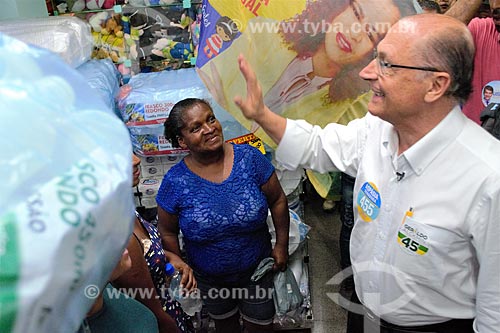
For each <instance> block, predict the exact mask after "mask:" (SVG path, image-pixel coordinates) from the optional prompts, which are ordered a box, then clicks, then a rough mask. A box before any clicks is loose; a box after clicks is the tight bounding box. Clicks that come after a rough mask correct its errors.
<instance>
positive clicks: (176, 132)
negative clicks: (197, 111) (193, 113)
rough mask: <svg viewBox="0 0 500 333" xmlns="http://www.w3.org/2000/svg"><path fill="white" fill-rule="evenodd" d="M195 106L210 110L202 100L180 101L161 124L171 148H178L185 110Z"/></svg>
mask: <svg viewBox="0 0 500 333" xmlns="http://www.w3.org/2000/svg"><path fill="white" fill-rule="evenodd" d="M196 105H205V106H206V107H207V108H209V109H210V110H212V107H211V106H210V103H208V102H207V101H206V100H204V99H200V98H186V99H183V100H182V101H179V102H177V103H175V105H174V107H173V108H172V110H170V114H169V115H168V118H167V120H165V123H163V126H164V132H163V133H164V134H165V138H166V139H167V140H169V141H170V142H171V143H172V147H174V148H179V147H180V146H179V141H178V138H180V137H181V136H182V135H181V130H182V129H183V128H184V125H185V124H184V117H183V116H184V113H185V110H189V109H191V108H193V107H194V106H196Z"/></svg>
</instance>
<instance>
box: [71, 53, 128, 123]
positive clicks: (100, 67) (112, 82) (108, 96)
mask: <svg viewBox="0 0 500 333" xmlns="http://www.w3.org/2000/svg"><path fill="white" fill-rule="evenodd" d="M76 70H77V71H78V72H79V73H80V74H81V75H82V76H83V77H84V78H85V81H87V83H88V84H89V86H91V87H92V88H94V89H95V90H96V92H97V93H98V95H99V96H100V97H101V99H102V100H103V101H104V103H105V104H106V105H107V106H108V107H109V109H110V110H113V112H115V98H116V95H117V94H118V91H119V89H120V84H119V81H120V72H118V70H117V69H116V66H115V65H114V64H113V62H112V61H111V59H102V60H97V59H91V60H89V61H86V62H84V63H83V64H82V65H80V66H78V67H77V68H76ZM115 114H116V115H117V116H119V114H118V112H115Z"/></svg>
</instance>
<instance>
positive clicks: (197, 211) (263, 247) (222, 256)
mask: <svg viewBox="0 0 500 333" xmlns="http://www.w3.org/2000/svg"><path fill="white" fill-rule="evenodd" d="M233 147H234V162H233V169H232V171H231V174H230V175H229V177H228V178H227V179H226V180H224V181H223V182H222V183H213V182H210V181H208V180H206V179H203V178H201V177H199V176H198V175H196V174H194V173H193V172H191V171H190V170H189V168H188V167H187V166H186V164H185V162H184V160H182V161H181V162H179V163H178V164H176V165H175V166H173V167H172V168H171V169H170V170H169V171H168V173H167V174H166V175H165V176H164V178H163V181H162V184H161V186H160V189H159V191H158V195H157V198H156V200H157V202H158V205H159V206H160V207H161V208H163V209H164V210H165V211H167V212H169V213H171V214H175V215H177V216H178V218H179V227H180V229H181V231H182V234H183V237H184V245H185V251H186V256H187V259H188V262H189V264H190V266H191V268H193V270H194V271H195V273H196V274H200V275H202V276H203V277H205V278H207V279H210V280H213V281H217V282H236V281H241V279H242V278H244V277H246V276H248V275H249V274H250V275H251V272H253V270H254V269H255V268H256V267H257V265H258V263H259V262H260V260H262V259H263V258H265V257H268V256H269V255H270V253H271V236H270V234H269V229H268V226H267V223H266V218H267V211H268V205H267V200H266V197H265V196H264V193H263V192H262V191H261V189H260V188H261V186H262V185H263V184H265V183H266V182H267V181H268V180H269V178H270V177H271V175H272V173H273V171H274V167H273V165H272V164H271V163H270V162H269V161H268V160H267V159H266V157H265V156H264V155H262V154H261V153H260V152H259V151H258V150H257V149H256V148H254V147H252V146H249V145H233Z"/></svg>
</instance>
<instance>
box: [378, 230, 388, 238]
mask: <svg viewBox="0 0 500 333" xmlns="http://www.w3.org/2000/svg"><path fill="white" fill-rule="evenodd" d="M378 238H380V239H381V240H386V238H387V237H385V234H384V233H383V232H382V231H381V232H379V233H378Z"/></svg>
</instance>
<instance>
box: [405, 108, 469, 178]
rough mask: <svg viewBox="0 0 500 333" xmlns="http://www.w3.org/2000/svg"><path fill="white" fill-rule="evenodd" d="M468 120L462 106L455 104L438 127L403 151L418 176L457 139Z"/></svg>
mask: <svg viewBox="0 0 500 333" xmlns="http://www.w3.org/2000/svg"><path fill="white" fill-rule="evenodd" d="M466 120H467V118H466V117H465V116H464V115H463V113H462V111H461V110H460V107H459V106H455V107H454V108H453V110H451V112H450V113H448V115H447V116H446V117H445V118H444V119H443V120H441V122H440V123H439V124H438V125H437V126H436V127H434V128H433V129H432V130H431V131H430V132H429V133H427V134H426V135H425V136H424V137H423V138H422V139H420V140H419V141H417V142H416V143H415V144H414V145H413V146H411V147H410V148H409V149H408V150H406V151H405V152H404V153H403V154H404V155H405V157H406V159H407V161H408V163H409V164H410V166H411V168H412V169H413V171H414V172H415V173H416V174H417V175H418V176H420V175H421V174H422V173H423V172H424V170H425V169H426V168H427V167H428V166H429V165H430V164H431V163H432V161H434V159H435V158H436V157H437V156H438V155H439V154H440V153H441V152H442V151H443V150H445V149H446V147H448V146H449V145H450V144H451V143H453V142H454V141H455V140H456V138H457V136H458V135H459V134H460V132H462V130H463V128H464V126H465V122H466Z"/></svg>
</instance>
